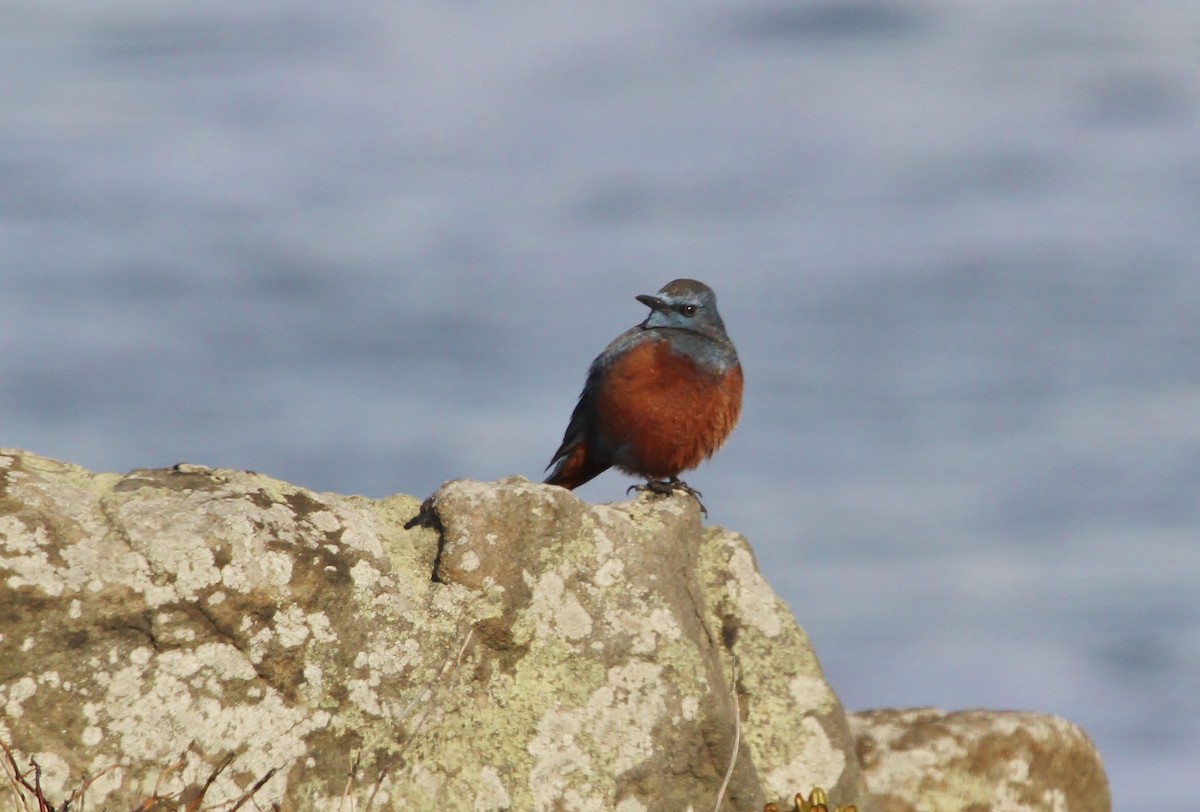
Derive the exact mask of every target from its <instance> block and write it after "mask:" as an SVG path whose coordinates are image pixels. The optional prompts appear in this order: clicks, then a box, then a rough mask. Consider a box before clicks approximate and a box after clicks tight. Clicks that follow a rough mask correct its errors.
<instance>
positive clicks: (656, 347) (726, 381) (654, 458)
mask: <svg viewBox="0 0 1200 812" xmlns="http://www.w3.org/2000/svg"><path fill="white" fill-rule="evenodd" d="M598 394H599V397H598V399H597V403H596V407H597V408H596V415H597V416H598V418H599V421H600V423H601V424H602V431H603V432H604V434H605V435H606V436H607V438H608V439H609V441H610V442H611V443H612V445H613V448H614V451H615V456H616V459H615V461H614V464H615V465H616V466H617V467H619V468H622V469H624V470H625V471H627V472H629V473H632V474H641V475H643V476H646V477H673V476H678V475H679V473H680V472H682V471H687V470H690V469H692V468H695V467H696V466H697V465H699V464H700V463H701V462H703V461H704V460H705V459H707V458H708V457H710V456H712V454H713V453H714V452H715V451H716V450H717V449H718V448H720V447H721V444H722V443H723V442H725V439H726V438H727V437H728V436H729V433H730V432H731V431H733V427H734V425H735V424H736V423H737V419H738V415H739V413H740V412H741V407H742V368H741V366H738V365H735V366H734V367H733V368H732V369H730V370H729V371H728V372H727V373H725V374H720V373H713V372H709V371H705V370H703V369H701V368H698V367H697V366H696V365H695V364H693V363H692V361H691V360H690V359H689V358H688V357H687V356H685V355H680V354H677V353H674V352H672V351H671V348H670V344H669V343H668V342H667V341H662V340H658V341H646V342H645V343H643V344H640V345H638V346H636V347H634V348H633V349H631V350H630V351H628V352H627V353H625V354H624V355H622V356H621V357H620V358H619V359H618V360H617V361H615V362H614V363H613V365H612V367H611V368H610V369H609V370H608V372H607V374H606V376H605V380H604V382H603V384H602V385H601V386H600V391H599V393H598Z"/></svg>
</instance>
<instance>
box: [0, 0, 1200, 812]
mask: <svg viewBox="0 0 1200 812" xmlns="http://www.w3.org/2000/svg"><path fill="white" fill-rule="evenodd" d="M2 15H3V17H4V19H3V24H2V25H0V245H2V246H3V249H4V250H3V254H2V255H0V381H2V382H3V386H2V387H0V444H3V445H9V446H18V447H24V448H28V449H31V450H33V451H36V452H39V453H42V454H47V455H50V456H54V457H58V458H62V459H66V460H70V461H73V462H78V463H81V464H84V465H87V466H88V467H91V468H93V469H97V470H113V471H124V470H128V469H130V468H133V467H138V466H162V465H170V464H172V463H174V462H178V461H182V460H186V461H190V462H195V463H203V464H209V465H226V466H236V467H244V468H252V469H255V470H259V471H263V472H265V473H269V474H272V475H275V476H279V477H283V478H285V479H289V480H291V481H294V482H297V483H300V484H303V485H306V486H309V487H313V488H317V489H323V490H334V491H339V492H359V493H364V494H368V495H372V496H380V495H384V494H387V493H391V492H395V491H404V492H408V493H412V494H415V495H423V494H426V493H428V492H429V491H431V490H432V489H433V488H435V487H436V486H437V485H438V484H439V483H440V482H442V481H443V480H445V479H449V478H453V477H459V476H470V477H477V478H493V477H497V476H502V475H506V474H510V473H522V474H525V475H526V476H530V477H536V476H538V475H539V474H540V472H541V470H542V466H543V465H544V464H545V463H546V461H547V460H548V458H549V455H550V453H551V452H552V451H553V450H554V448H555V447H556V445H557V442H558V440H559V438H560V436H561V432H562V429H563V427H564V426H565V422H566V419H567V416H568V415H569V413H570V410H571V408H572V406H573V404H574V399H575V397H576V395H577V394H578V390H579V387H580V385H581V384H582V382H583V376H584V372H585V370H586V367H587V364H588V363H589V362H590V361H591V359H592V357H593V356H594V355H595V354H596V353H597V352H598V351H599V350H600V349H601V348H602V347H603V346H604V344H605V343H606V342H607V341H608V340H609V339H610V338H612V337H613V336H614V335H616V334H617V333H618V332H620V331H621V330H623V329H625V328H626V327H628V326H629V325H631V324H633V323H635V322H636V321H638V320H640V319H641V318H642V315H643V310H644V309H643V308H642V307H641V306H640V305H638V304H637V303H636V302H634V301H633V298H632V297H633V296H634V295H635V294H637V293H644V292H652V291H653V290H655V289H657V288H658V287H659V286H660V285H662V284H663V283H664V282H666V281H668V280H670V279H672V278H674V277H677V276H694V277H696V278H699V279H702V280H704V281H706V282H708V283H709V284H710V285H712V286H713V287H714V288H715V289H716V291H717V292H718V294H719V297H720V302H721V308H722V313H723V314H724V316H725V321H726V323H727V324H728V325H729V329H730V332H731V334H732V335H733V337H734V338H735V340H736V341H737V343H738V346H739V349H740V351H741V354H742V357H743V361H744V364H745V367H746V375H747V392H746V407H745V412H744V417H743V423H742V425H741V427H740V428H739V429H738V431H737V432H736V433H735V435H734V437H733V439H732V440H731V441H730V442H729V444H728V446H727V447H726V449H725V450H724V451H722V453H721V454H720V455H718V457H717V458H716V459H715V460H714V461H713V462H712V463H710V464H708V465H706V466H705V467H703V468H701V469H700V470H699V471H697V472H695V473H694V474H692V475H691V476H689V480H690V481H691V482H692V483H693V484H695V485H697V486H698V487H699V488H700V489H702V490H703V491H704V493H705V501H706V504H707V505H708V507H709V509H710V512H711V518H712V520H713V521H716V522H718V523H721V524H725V525H728V526H730V527H733V528H736V529H738V530H740V531H742V532H744V533H745V534H746V535H747V536H748V537H749V538H750V540H751V542H752V543H753V545H754V547H755V550H756V552H757V554H758V557H759V563H760V565H762V567H763V568H764V570H765V571H766V573H767V574H768V577H769V578H770V579H771V581H772V583H773V584H774V586H775V587H776V588H777V589H778V590H779V591H780V593H781V594H782V595H783V596H784V597H785V598H786V599H787V600H788V601H789V603H791V605H792V606H793V607H794V609H795V611H796V614H797V615H798V617H799V619H800V621H801V622H802V623H803V624H804V625H805V627H806V628H807V629H808V631H809V632H810V634H811V635H812V636H813V638H814V639H815V641H816V644H817V647H818V652H819V653H820V655H821V657H822V661H823V663H824V665H825V667H826V669H827V672H828V675H829V677H830V679H831V681H832V683H833V684H834V686H835V688H836V689H837V690H838V691H839V693H840V694H841V696H842V698H843V700H844V701H845V702H846V704H847V705H849V706H850V707H864V706H878V705H921V704H934V705H940V706H943V707H976V706H990V707H1020V708H1030V709H1035V710H1040V711H1046V712H1053V713H1059V714H1062V715H1064V716H1067V717H1069V718H1071V719H1072V720H1074V721H1076V722H1078V723H1080V724H1082V725H1083V726H1084V727H1085V729H1087V730H1088V731H1089V733H1090V734H1091V735H1092V736H1093V737H1094V738H1095V739H1096V741H1097V742H1098V744H1099V746H1100V749H1101V752H1102V754H1103V755H1104V757H1105V759H1106V762H1107V766H1108V769H1109V772H1110V777H1111V779H1112V781H1113V790H1114V798H1115V802H1116V803H1115V807H1116V808H1117V809H1129V808H1134V807H1137V806H1144V807H1146V808H1155V809H1159V810H1179V811H1180V812H1182V810H1185V809H1186V810H1191V809H1194V808H1195V787H1194V781H1193V780H1192V779H1191V778H1190V776H1191V775H1192V773H1193V771H1194V769H1195V765H1196V764H1197V763H1200V700H1198V699H1197V697H1198V696H1200V545H1198V539H1197V535H1198V531H1200V507H1198V503H1200V500H1198V498H1197V497H1198V495H1200V259H1198V258H1200V236H1198V235H1200V72H1198V71H1197V70H1196V65H1197V64H1200V61H1198V58H1200V39H1197V36H1196V31H1197V30H1200V7H1197V6H1195V4H1191V3H1182V2H1169V1H1168V0H1152V1H1151V2H1148V3H1143V4H1138V5H1136V7H1135V6H1132V5H1128V4H1121V3H1109V2H1094V3H1092V4H1090V6H1089V7H1088V8H1087V10H1086V11H1085V10H1084V8H1083V7H1080V6H1078V5H1077V4H1066V3H1050V4H1046V3H1035V2H1032V1H1031V0H1028V1H1026V0H1000V2H993V3H989V4H986V5H985V6H983V7H979V8H976V7H972V6H966V7H958V6H948V5H946V4H937V3H932V2H928V3H922V2H888V3H882V2H878V3H876V2H851V3H834V2H826V3H812V2H798V3H788V4H785V3H772V2H757V1H756V2H747V3H742V4H737V5H733V4H722V3H715V2H712V3H698V4H691V5H689V6H688V8H687V9H684V8H682V7H677V6H668V7H657V6H646V5H644V4H634V3H621V2H618V3H606V4H595V3H584V4H572V5H567V6H564V7H562V8H557V7H554V8H547V7H545V6H544V5H542V4H533V3H529V4H511V3H510V4H503V7H496V8H491V7H487V6H485V5H479V4H473V3H424V2H422V3H408V4H403V5H401V6H391V5H386V4H367V5H361V6H331V5H328V4H321V3H315V2H286V3H285V2H281V1H280V0H275V2H265V3H258V4H254V5H253V6H247V5H246V4H242V3H234V2H229V1H228V0H221V1H219V2H210V3H205V4H203V5H202V6H186V5H181V6H178V7H170V8H168V7H165V6H162V5H161V4H144V3H138V2H134V0H115V1H114V2H110V3H106V4H104V5H103V7H99V6H95V5H94V4H88V3H78V2H76V3H71V2H68V3H57V4H53V6H48V5H46V4H43V3H40V2H34V0H14V1H13V2H11V3H9V4H8V6H7V7H6V9H5V11H4V12H3V13H2ZM627 484H628V481H627V480H625V479H623V478H622V477H620V476H618V475H615V474H608V475H605V476H604V477H601V478H600V479H599V480H598V481H597V482H595V483H594V484H591V485H588V486H587V487H585V488H584V489H582V490H581V495H582V496H584V497H585V498H588V499H591V500H603V501H607V500H614V499H620V498H623V495H624V489H625V486H626V485H627Z"/></svg>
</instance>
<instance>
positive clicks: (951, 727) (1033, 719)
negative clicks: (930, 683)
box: [849, 708, 1112, 812]
mask: <svg viewBox="0 0 1200 812" xmlns="http://www.w3.org/2000/svg"><path fill="white" fill-rule="evenodd" d="M849 720H850V730H851V732H852V733H853V734H854V737H855V739H856V740H857V749H858V756H859V758H860V759H861V761H862V766H863V769H864V771H865V772H866V779H867V787H868V789H870V791H871V794H872V795H874V796H875V799H876V803H877V804H878V806H877V808H878V812H918V810H919V811H920V812H951V810H953V811H954V812H960V810H965V809H969V810H972V812H976V811H977V812H986V811H987V810H996V812H999V811H1000V810H1005V812H1024V810H1030V811H1031V812H1032V811H1033V810H1047V809H1053V810H1076V809H1078V810H1086V811H1087V812H1107V810H1110V809H1111V808H1112V802H1111V800H1110V798H1109V792H1108V780H1107V778H1105V774H1104V765H1103V764H1102V762H1101V760H1100V754H1099V753H1098V752H1097V751H1096V747H1095V745H1094V744H1093V743H1092V741H1091V739H1089V738H1088V737H1087V734H1085V733H1084V732H1083V731H1082V730H1080V729H1079V728H1078V727H1076V726H1075V725H1073V724H1071V723H1070V722H1068V721H1066V720H1065V719H1060V718H1059V717H1057V716H1049V715H1046V714H1039V713H1023V712H1018V711H958V712H955V713H946V712H944V711H940V710H937V709H934V708H913V709H906V710H869V711H861V712H859V713H852V714H849Z"/></svg>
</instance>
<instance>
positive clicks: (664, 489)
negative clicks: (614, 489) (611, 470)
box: [625, 477, 708, 518]
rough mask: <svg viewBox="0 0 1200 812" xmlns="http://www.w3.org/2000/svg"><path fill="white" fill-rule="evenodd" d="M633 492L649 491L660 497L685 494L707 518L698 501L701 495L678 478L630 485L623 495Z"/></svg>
mask: <svg viewBox="0 0 1200 812" xmlns="http://www.w3.org/2000/svg"><path fill="white" fill-rule="evenodd" d="M634 491H637V492H638V493H643V492H644V491H650V492H651V493H657V494H659V495H661V496H670V495H671V494H673V493H675V492H676V491H682V492H683V493H686V494H687V495H688V496H690V497H692V498H693V499H695V500H696V504H697V505H699V507H700V512H701V513H702V514H703V515H704V516H705V517H706V518H707V517H708V509H707V508H705V507H704V503H703V502H701V501H700V497H701V496H702V495H703V494H701V493H700V491H698V490H696V489H695V488H693V487H692V486H691V485H689V484H687V483H686V482H684V481H683V480H681V479H679V478H678V477H671V478H670V479H648V480H646V482H644V483H638V484H637V485H630V486H629V488H628V489H626V491H625V493H626V494H629V493H632V492H634Z"/></svg>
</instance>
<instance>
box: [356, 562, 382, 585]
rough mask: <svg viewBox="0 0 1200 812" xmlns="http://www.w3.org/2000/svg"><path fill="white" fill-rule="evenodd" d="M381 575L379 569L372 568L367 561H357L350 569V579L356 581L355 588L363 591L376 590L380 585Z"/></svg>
mask: <svg viewBox="0 0 1200 812" xmlns="http://www.w3.org/2000/svg"><path fill="white" fill-rule="evenodd" d="M379 578H380V573H379V570H378V568H376V567H374V566H372V565H371V564H370V563H369V562H367V561H366V560H360V561H356V562H355V564H354V566H353V567H351V568H350V579H351V580H352V581H354V586H355V587H357V588H358V589H362V590H370V589H374V588H375V585H376V584H378V583H379Z"/></svg>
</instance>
